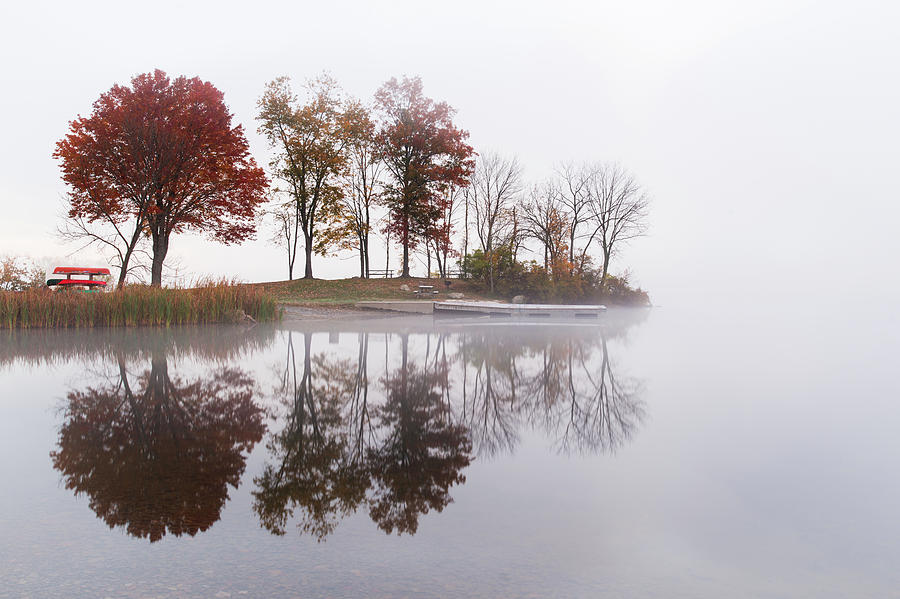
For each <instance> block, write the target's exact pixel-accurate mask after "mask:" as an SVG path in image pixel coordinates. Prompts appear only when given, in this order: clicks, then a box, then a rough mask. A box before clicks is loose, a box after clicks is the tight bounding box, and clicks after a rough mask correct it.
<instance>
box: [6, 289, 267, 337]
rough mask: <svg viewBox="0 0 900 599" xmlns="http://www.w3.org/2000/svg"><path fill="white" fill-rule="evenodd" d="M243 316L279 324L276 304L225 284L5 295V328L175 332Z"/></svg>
mask: <svg viewBox="0 0 900 599" xmlns="http://www.w3.org/2000/svg"><path fill="white" fill-rule="evenodd" d="M237 310H241V311H243V312H244V313H245V314H247V315H249V316H251V317H253V318H254V319H255V320H257V321H265V320H274V319H276V318H277V317H278V314H279V311H278V306H277V303H276V300H275V298H274V297H273V296H272V295H271V294H269V293H266V292H265V291H264V290H263V289H261V288H259V287H256V286H252V285H235V284H230V283H219V284H210V285H204V286H201V287H196V288H193V289H165V288H164V289H159V288H154V287H146V286H142V285H131V286H127V287H125V289H123V290H122V291H116V292H112V293H78V292H51V291H49V290H47V289H30V290H27V291H22V292H11V291H3V292H0V328H2V329H16V328H29V329H30V328H66V327H84V328H87V327H115V326H170V325H182V324H208V323H219V322H228V321H231V320H233V319H234V318H235V315H236V314H237V312H236V311H237Z"/></svg>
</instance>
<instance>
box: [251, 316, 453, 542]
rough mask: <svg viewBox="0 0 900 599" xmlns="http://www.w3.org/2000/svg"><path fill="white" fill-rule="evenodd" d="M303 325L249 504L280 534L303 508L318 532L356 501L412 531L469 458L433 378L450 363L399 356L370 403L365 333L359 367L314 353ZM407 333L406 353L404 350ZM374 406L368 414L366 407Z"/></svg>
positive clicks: (441, 500) (304, 522)
mask: <svg viewBox="0 0 900 599" xmlns="http://www.w3.org/2000/svg"><path fill="white" fill-rule="evenodd" d="M310 337H311V336H310V334H309V333H305V334H304V354H303V362H302V368H301V369H300V372H299V374H298V372H297V367H296V365H297V359H296V356H295V352H294V345H293V338H292V334H290V333H289V334H288V361H287V364H286V367H285V370H284V375H283V376H282V378H281V380H282V385H281V388H280V389H279V392H280V394H281V396H282V399H283V400H284V402H283V403H284V404H285V406H286V408H287V410H286V411H287V417H286V423H285V426H284V428H283V429H282V430H281V431H280V432H279V433H277V434H273V435H272V436H271V438H270V441H269V443H268V449H269V451H270V454H271V455H272V457H273V458H275V462H276V464H277V465H273V464H272V463H269V464H267V465H266V468H265V470H264V472H263V474H262V475H261V476H259V477H257V478H256V479H255V483H256V485H257V490H256V491H254V493H253V495H254V505H253V507H254V510H255V511H256V513H257V514H258V515H259V517H260V521H261V523H262V525H263V526H264V527H265V528H266V529H268V530H270V531H271V532H273V533H276V534H284V533H285V526H286V524H287V521H288V519H289V518H290V517H291V516H292V515H293V514H294V513H295V511H296V510H297V509H298V508H299V509H300V512H301V513H300V522H299V524H298V527H299V528H300V530H301V531H303V532H305V533H308V534H312V535H314V536H315V537H316V538H318V539H320V540H321V539H324V538H325V537H326V536H327V535H328V534H329V533H331V532H332V531H333V530H334V527H335V526H336V525H337V523H338V521H339V520H340V519H341V518H342V517H345V516H347V515H349V514H350V513H353V512H355V511H356V510H357V509H358V508H359V507H360V505H361V504H362V503H364V502H365V504H366V505H367V506H368V508H369V514H370V516H371V517H372V519H373V520H374V521H375V522H376V523H377V524H378V526H379V527H380V528H381V529H382V530H384V531H386V532H393V531H394V530H396V531H397V532H398V533H402V532H407V533H414V532H415V531H416V529H417V527H418V518H419V515H421V514H423V513H427V512H428V511H429V510H431V509H433V510H437V511H440V510H442V509H443V508H444V507H445V506H446V505H447V504H448V503H449V502H450V501H451V499H450V496H449V489H450V486H452V485H453V484H457V483H461V482H464V481H465V477H464V476H463V475H462V474H461V472H460V471H461V470H462V469H463V468H465V467H466V466H467V465H468V464H469V461H470V452H471V443H470V442H469V441H468V438H467V437H466V435H465V429H464V428H462V427H460V426H456V425H453V424H452V423H450V422H449V419H448V417H447V416H448V414H447V411H446V409H445V406H444V404H443V403H442V401H441V394H440V393H439V392H438V391H436V387H437V386H438V385H439V384H440V383H441V380H443V381H444V382H445V383H446V372H444V374H443V377H442V376H441V375H440V374H435V373H426V372H424V371H418V370H416V369H415V368H414V367H410V368H407V364H406V360H405V358H404V361H403V365H402V366H401V368H399V369H398V370H397V371H396V372H394V373H392V374H391V375H389V376H387V377H385V378H384V379H383V380H382V386H383V388H384V389H385V392H386V401H385V402H384V403H383V404H382V405H380V406H377V407H375V408H374V409H373V408H371V407H370V406H369V405H368V373H367V368H366V364H367V356H368V336H367V335H365V334H361V335H360V353H359V359H358V362H357V368H356V369H354V368H353V367H352V364H351V363H350V362H349V361H346V360H328V359H327V358H326V357H324V356H321V355H319V356H316V357H312V355H311V342H310ZM405 348H406V343H405V342H404V356H406V354H407V352H406V349H405ZM370 414H374V418H372V417H371V416H370Z"/></svg>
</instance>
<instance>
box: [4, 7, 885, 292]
mask: <svg viewBox="0 0 900 599" xmlns="http://www.w3.org/2000/svg"><path fill="white" fill-rule="evenodd" d="M5 12H6V15H5V18H4V27H3V35H2V36H0V51H2V56H3V74H4V79H5V81H4V94H3V95H2V96H0V113H2V114H3V115H4V118H3V125H4V126H3V133H4V140H3V141H4V143H3V144H2V146H0V157H2V164H3V169H2V175H0V210H2V215H3V216H2V217H0V254H23V255H29V256H32V257H34V258H37V259H39V260H42V261H43V262H45V263H48V264H49V263H50V262H59V261H62V260H65V261H81V262H86V261H87V262H90V261H91V260H93V259H95V258H93V257H92V256H90V254H83V255H79V256H77V257H75V258H65V256H66V255H67V254H68V253H69V252H71V251H72V249H74V248H72V247H66V246H63V245H62V244H60V242H59V241H58V240H57V239H56V237H55V236H54V230H55V228H56V226H57V225H58V224H59V222H60V218H61V214H62V213H63V206H64V194H65V187H64V185H63V184H62V182H61V180H60V177H59V169H58V165H57V164H56V163H55V162H54V160H53V159H52V158H51V153H52V151H53V146H54V144H55V142H56V141H57V140H58V139H59V138H60V137H62V136H63V135H64V134H65V132H66V127H67V123H68V122H69V121H70V120H71V119H72V118H74V117H75V116H76V115H78V114H87V113H88V112H89V111H90V108H91V103H92V102H93V101H94V100H95V99H96V98H97V97H98V96H99V94H100V93H102V92H104V91H106V90H107V89H109V87H110V86H111V85H113V84H114V83H127V82H128V80H129V78H130V77H131V76H132V75H134V74H137V73H141V72H146V71H149V70H152V69H154V68H161V69H163V70H165V71H166V72H167V73H169V74H170V75H180V74H185V75H189V76H193V75H197V76H199V77H201V78H202V79H204V80H209V81H211V82H212V83H213V84H214V85H216V86H217V87H218V88H219V89H221V90H222V91H223V92H224V94H225V100H226V102H227V103H228V105H229V107H230V108H231V110H232V111H233V112H234V115H235V119H236V121H237V122H240V123H243V125H244V127H245V129H246V130H247V133H248V136H249V138H250V143H251V149H252V152H253V154H254V156H255V157H256V158H257V161H258V162H260V163H261V164H266V163H267V162H268V159H267V152H268V150H267V148H266V144H265V142H264V140H263V139H262V138H261V137H260V136H259V135H258V134H257V133H256V123H255V122H254V116H255V102H256V99H257V98H258V97H259V95H260V94H261V92H262V88H263V86H264V84H265V83H266V82H267V81H269V80H271V79H272V78H274V77H276V76H279V75H288V76H291V77H292V78H294V79H295V81H297V82H301V81H302V80H303V79H305V78H307V77H311V76H314V75H316V74H318V73H319V72H321V71H323V70H326V71H329V72H330V73H331V74H332V75H333V76H334V77H335V78H336V79H337V80H338V81H339V82H340V83H341V84H342V85H343V86H344V88H345V89H346V90H347V91H348V92H349V93H351V94H353V95H356V96H358V97H360V98H363V99H368V98H370V97H371V95H372V93H373V92H374V91H375V89H377V87H378V86H379V85H380V84H381V83H382V82H383V81H385V80H386V79H388V78H390V77H392V76H399V75H403V74H408V75H420V76H421V77H422V79H423V81H424V84H425V91H426V93H427V94H428V95H429V96H431V97H433V98H436V99H440V100H446V101H448V102H449V103H450V104H451V105H452V106H454V107H455V108H456V109H457V111H458V113H457V116H456V122H457V124H458V125H459V126H461V127H463V128H465V129H467V130H468V131H469V132H470V134H471V138H470V141H471V143H472V144H473V145H474V146H475V148H476V150H480V151H484V150H489V149H490V150H497V151H500V152H503V153H506V154H515V155H517V156H518V157H519V159H520V161H521V162H522V164H523V165H524V167H525V174H526V179H528V180H533V181H536V180H539V179H540V178H542V177H545V176H547V175H548V174H549V173H550V172H551V170H552V168H553V166H554V164H555V163H558V162H560V161H563V160H575V161H582V160H589V161H618V162H620V163H621V164H622V165H624V166H626V167H627V168H629V169H630V170H632V171H633V172H634V173H635V174H636V175H637V177H638V178H639V180H640V181H641V182H642V183H643V185H644V186H645V187H646V188H647V190H648V191H649V193H650V194H651V196H652V198H653V205H652V208H651V217H650V231H649V235H648V236H647V237H645V238H643V239H639V240H637V241H635V242H633V243H632V244H631V245H630V246H629V247H628V248H627V250H626V251H625V252H624V253H623V254H622V255H621V256H619V257H618V259H617V261H616V263H615V264H614V265H613V271H614V272H617V271H621V270H623V269H624V268H626V267H627V268H628V269H629V270H630V271H631V272H632V273H633V280H634V281H635V282H636V283H638V284H640V285H641V286H643V287H644V288H646V289H649V290H650V293H651V297H652V299H653V300H654V302H656V303H658V304H662V305H678V304H691V303H696V302H698V300H714V301H719V302H728V303H730V304H732V305H735V304H738V303H739V304H741V305H747V303H753V302H770V303H771V302H773V301H776V302H779V303H784V302H788V303H794V304H797V303H799V304H807V305H809V304H813V303H818V304H822V303H825V304H827V305H829V306H831V307H834V306H837V305H841V304H850V303H867V304H868V303H871V302H872V300H876V299H877V300H878V302H880V303H882V304H886V303H887V302H888V301H889V300H891V299H897V298H898V296H900V288H898V285H897V282H896V277H895V276H894V274H893V273H894V266H893V263H892V262H893V256H894V254H895V251H896V250H897V249H900V248H898V245H900V244H898V242H897V241H896V239H895V236H894V235H893V234H892V231H891V230H890V228H891V227H892V226H893V224H894V223H895V222H896V220H897V217H898V216H900V209H898V208H897V206H896V198H897V195H898V194H897V192H898V182H897V179H896V177H895V176H894V173H893V168H894V164H893V162H894V161H895V160H896V140H897V139H898V137H900V120H898V118H897V116H896V107H897V106H898V105H900V86H898V83H897V78H896V75H895V74H896V64H897V60H898V58H900V40H898V38H897V37H896V35H895V28H896V25H895V24H896V22H897V17H898V16H900V14H898V13H900V8H898V7H897V6H896V5H894V4H890V3H887V2H885V3H878V2H857V3H853V4H850V3H842V2H811V1H809V2H803V1H798V2H756V3H746V2H681V3H677V4H674V3H668V2H645V3H612V2H597V3H577V2H554V3H549V4H548V3H522V2H505V3H485V2H453V3H431V4H429V5H424V4H423V3H417V2H408V3H382V5H381V6H373V5H370V4H368V3H362V2H360V3H345V2H329V3H316V4H314V5H309V4H308V3H295V4H293V5H290V6H285V5H284V4H283V3H269V2H254V3H224V2H216V3H205V4H196V5H194V4H188V3H184V2H159V3H154V4H146V5H142V6H136V5H131V6H129V5H123V4H121V3H96V2H95V3H88V2H80V3H60V4H59V5H54V4H53V3H17V4H16V5H15V6H13V7H10V8H8V9H6V11H5ZM268 236H269V235H268V232H267V231H266V230H265V229H263V230H262V231H261V232H260V234H259V236H258V239H257V240H256V241H254V242H250V243H246V244H244V245H242V246H239V247H225V246H221V245H218V244H215V243H211V242H208V241H207V240H205V239H203V238H200V237H194V236H189V235H181V236H178V237H176V238H174V239H173V241H172V245H171V252H170V257H171V258H170V259H171V260H173V261H175V262H176V263H178V264H179V265H180V269H181V272H182V273H183V274H186V275H189V276H200V275H216V276H223V275H225V276H236V277H239V278H242V279H244V280H249V281H258V280H274V279H283V278H285V274H284V273H285V267H284V266H283V264H282V262H283V260H282V259H281V254H280V253H279V250H278V249H277V248H275V247H273V246H271V245H270V244H269V243H268V242H267V241H266V239H267V238H268ZM378 248H379V245H377V244H376V249H375V250H374V251H373V262H374V263H373V268H381V267H382V264H381V261H382V260H383V258H382V254H381V253H380V250H379V249H378ZM394 255H395V256H396V254H394ZM394 266H395V265H394ZM314 267H315V269H316V274H317V275H318V276H322V277H340V276H351V275H353V274H355V272H356V268H357V263H356V261H355V258H354V257H353V256H349V255H348V256H343V257H335V258H328V259H317V260H316V261H315V263H314ZM419 269H420V270H421V266H419Z"/></svg>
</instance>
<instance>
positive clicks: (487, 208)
mask: <svg viewBox="0 0 900 599" xmlns="http://www.w3.org/2000/svg"><path fill="white" fill-rule="evenodd" d="M521 191H522V167H521V166H520V165H519V161H518V159H516V158H515V157H513V158H508V157H504V156H501V155H499V154H497V153H495V152H487V153H485V154H483V155H482V156H480V157H479V159H478V163H477V164H476V166H475V173H474V174H473V175H472V179H471V183H470V186H469V199H470V203H471V206H472V209H473V211H474V213H475V231H476V233H477V235H478V241H479V242H480V243H481V250H482V251H483V252H484V255H485V258H486V259H487V262H488V280H489V283H490V289H491V291H493V290H494V274H495V273H494V270H495V269H494V263H495V257H494V251H495V250H496V249H497V248H498V247H499V246H500V245H502V242H501V240H506V238H507V237H508V235H509V233H510V231H511V229H512V225H513V219H512V207H513V205H514V203H515V200H516V197H517V196H518V195H519V193H520V192H521Z"/></svg>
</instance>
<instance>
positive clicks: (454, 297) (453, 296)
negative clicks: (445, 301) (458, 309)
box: [447, 291, 466, 299]
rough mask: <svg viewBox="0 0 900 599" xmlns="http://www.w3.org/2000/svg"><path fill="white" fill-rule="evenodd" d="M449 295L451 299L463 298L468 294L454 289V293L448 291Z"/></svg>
mask: <svg viewBox="0 0 900 599" xmlns="http://www.w3.org/2000/svg"><path fill="white" fill-rule="evenodd" d="M447 297H449V298H450V299H462V298H464V297H466V294H465V293H459V292H458V291H454V292H453V293H448V294H447Z"/></svg>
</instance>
